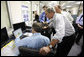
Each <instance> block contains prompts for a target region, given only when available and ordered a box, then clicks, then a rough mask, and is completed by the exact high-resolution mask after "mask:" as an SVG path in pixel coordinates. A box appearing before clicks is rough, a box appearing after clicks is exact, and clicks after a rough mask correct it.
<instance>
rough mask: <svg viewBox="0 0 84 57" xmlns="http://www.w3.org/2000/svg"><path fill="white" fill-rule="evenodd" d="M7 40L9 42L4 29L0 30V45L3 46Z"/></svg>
mask: <svg viewBox="0 0 84 57" xmlns="http://www.w3.org/2000/svg"><path fill="white" fill-rule="evenodd" d="M7 40H9V37H8V34H7V30H6V27H4V28H2V29H1V45H3V44H4V43H5V42H6V41H7Z"/></svg>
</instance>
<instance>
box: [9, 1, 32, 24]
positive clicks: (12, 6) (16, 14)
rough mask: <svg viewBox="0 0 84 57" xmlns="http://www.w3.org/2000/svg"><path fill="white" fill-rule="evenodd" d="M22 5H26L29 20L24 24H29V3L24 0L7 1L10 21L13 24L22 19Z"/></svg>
mask: <svg viewBox="0 0 84 57" xmlns="http://www.w3.org/2000/svg"><path fill="white" fill-rule="evenodd" d="M22 5H25V6H28V15H29V21H28V22H26V24H27V25H31V9H30V8H31V6H30V5H31V4H30V3H28V2H26V1H8V6H9V13H10V19H11V23H12V24H15V23H20V22H23V21H24V19H23V13H22Z"/></svg>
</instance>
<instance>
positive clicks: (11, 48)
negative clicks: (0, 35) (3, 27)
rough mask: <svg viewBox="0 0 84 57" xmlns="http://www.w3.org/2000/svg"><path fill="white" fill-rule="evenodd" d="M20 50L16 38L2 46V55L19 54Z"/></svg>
mask: <svg viewBox="0 0 84 57" xmlns="http://www.w3.org/2000/svg"><path fill="white" fill-rule="evenodd" d="M18 55H19V50H18V48H17V47H16V46H15V42H14V40H12V41H10V42H9V43H8V44H7V45H5V46H4V47H3V48H1V56H18Z"/></svg>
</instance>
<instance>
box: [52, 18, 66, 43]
mask: <svg viewBox="0 0 84 57" xmlns="http://www.w3.org/2000/svg"><path fill="white" fill-rule="evenodd" d="M55 31H56V34H55V35H54V36H53V38H52V39H57V40H59V43H60V42H62V39H63V37H64V36H65V23H64V19H63V17H58V19H56V26H55Z"/></svg>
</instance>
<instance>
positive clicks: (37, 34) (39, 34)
mask: <svg viewBox="0 0 84 57" xmlns="http://www.w3.org/2000/svg"><path fill="white" fill-rule="evenodd" d="M33 35H41V33H33Z"/></svg>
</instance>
